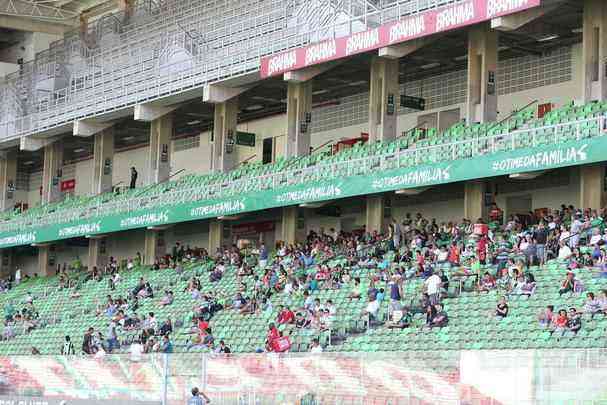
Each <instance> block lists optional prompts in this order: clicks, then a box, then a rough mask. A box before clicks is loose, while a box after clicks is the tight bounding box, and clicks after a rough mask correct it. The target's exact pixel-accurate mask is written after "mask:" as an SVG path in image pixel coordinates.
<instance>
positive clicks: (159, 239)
mask: <svg viewBox="0 0 607 405" xmlns="http://www.w3.org/2000/svg"><path fill="white" fill-rule="evenodd" d="M163 237H164V235H163V233H162V231H159V230H156V229H146V231H145V244H144V249H143V264H145V265H148V266H150V265H152V264H154V262H155V261H156V258H158V256H160V255H161V254H162V253H161V251H160V249H159V247H160V246H161V245H164V241H163Z"/></svg>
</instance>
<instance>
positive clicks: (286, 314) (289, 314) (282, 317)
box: [277, 309, 295, 324]
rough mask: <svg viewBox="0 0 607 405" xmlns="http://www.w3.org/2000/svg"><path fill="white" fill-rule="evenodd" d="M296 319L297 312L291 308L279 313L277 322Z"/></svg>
mask: <svg viewBox="0 0 607 405" xmlns="http://www.w3.org/2000/svg"><path fill="white" fill-rule="evenodd" d="M294 321H295V314H294V313H293V311H291V310H288V309H283V310H282V312H281V313H280V314H279V315H278V320H277V322H278V323H279V324H283V323H293V322H294Z"/></svg>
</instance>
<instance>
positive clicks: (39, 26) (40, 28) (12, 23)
mask: <svg viewBox="0 0 607 405" xmlns="http://www.w3.org/2000/svg"><path fill="white" fill-rule="evenodd" d="M70 23H71V22H70ZM75 25H76V24H75V23H72V24H69V25H67V24H62V23H59V22H57V23H51V22H43V21H37V20H33V19H29V18H21V17H14V16H8V15H0V28H9V29H13V30H20V31H27V32H41V33H44V34H51V35H63V34H65V32H66V31H68V30H71V29H72V28H74V27H75Z"/></svg>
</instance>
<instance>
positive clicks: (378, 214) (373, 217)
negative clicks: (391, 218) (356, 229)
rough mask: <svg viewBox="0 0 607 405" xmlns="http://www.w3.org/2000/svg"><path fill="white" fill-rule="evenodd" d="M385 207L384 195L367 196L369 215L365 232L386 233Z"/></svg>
mask: <svg viewBox="0 0 607 405" xmlns="http://www.w3.org/2000/svg"><path fill="white" fill-rule="evenodd" d="M384 207H385V197H384V196H383V195H381V194H380V195H377V194H375V195H368V196H367V214H366V222H365V231H366V232H369V233H373V232H379V233H382V232H383V231H384V225H385V224H384Z"/></svg>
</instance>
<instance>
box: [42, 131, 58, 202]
mask: <svg viewBox="0 0 607 405" xmlns="http://www.w3.org/2000/svg"><path fill="white" fill-rule="evenodd" d="M62 175H63V143H62V142H53V143H51V144H50V145H46V146H45V147H44V168H43V170H42V202H43V203H50V202H55V201H58V200H60V199H61V176H62Z"/></svg>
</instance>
